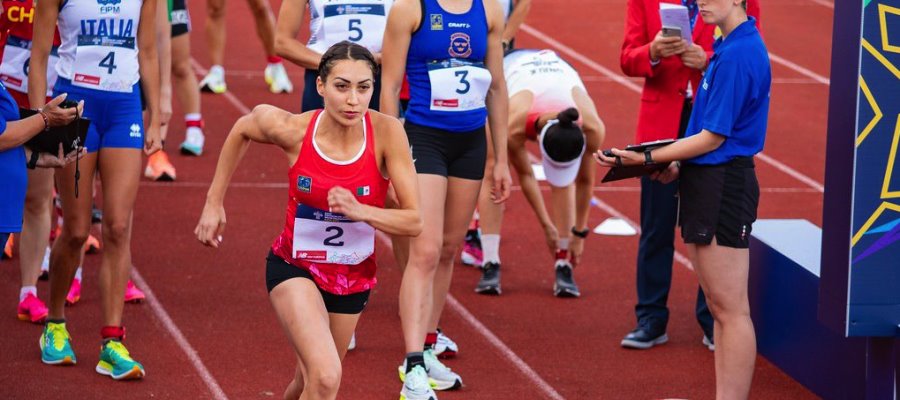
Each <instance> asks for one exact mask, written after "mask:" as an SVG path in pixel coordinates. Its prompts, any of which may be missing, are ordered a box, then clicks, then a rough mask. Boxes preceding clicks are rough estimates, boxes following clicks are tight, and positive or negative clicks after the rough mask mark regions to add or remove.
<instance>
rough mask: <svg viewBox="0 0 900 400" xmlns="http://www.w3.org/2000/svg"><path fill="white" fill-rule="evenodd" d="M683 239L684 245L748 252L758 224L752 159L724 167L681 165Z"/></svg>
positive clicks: (680, 212)
mask: <svg viewBox="0 0 900 400" xmlns="http://www.w3.org/2000/svg"><path fill="white" fill-rule="evenodd" d="M678 190H679V196H680V198H681V201H680V211H679V221H680V225H681V237H682V238H683V239H684V242H685V243H693V244H710V243H712V239H713V237H715V238H716V243H718V244H719V245H721V246H726V247H733V248H738V249H746V248H748V247H750V232H751V231H752V228H753V222H754V221H756V209H757V206H758V205H759V182H758V181H757V180H756V170H755V169H754V166H753V158H752V157H741V158H737V159H734V160H731V161H729V162H728V163H725V164H721V165H696V164H682V166H681V173H680V177H679V186H678Z"/></svg>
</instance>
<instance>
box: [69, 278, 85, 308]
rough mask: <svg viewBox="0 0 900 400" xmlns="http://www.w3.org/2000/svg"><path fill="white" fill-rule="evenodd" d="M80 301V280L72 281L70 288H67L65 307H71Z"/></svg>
mask: <svg viewBox="0 0 900 400" xmlns="http://www.w3.org/2000/svg"><path fill="white" fill-rule="evenodd" d="M78 300H81V279H78V278H75V279H72V286H69V293H68V294H66V305H67V306H73V305H75V303H77V302H78Z"/></svg>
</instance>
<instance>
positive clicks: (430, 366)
mask: <svg viewBox="0 0 900 400" xmlns="http://www.w3.org/2000/svg"><path fill="white" fill-rule="evenodd" d="M422 356H423V357H424V358H425V371H426V373H427V374H428V384H429V385H431V388H432V389H434V390H454V389H459V388H461V387H462V378H460V376H459V374H457V373H456V372H453V371H452V370H450V368H447V366H446V365H444V364H443V363H441V362H440V360H438V359H437V357H436V356H435V355H434V350H425V351H424V352H422ZM397 372H398V373H399V374H400V381H401V382H405V381H406V373H405V372H406V360H404V361H403V364H402V365H400V366H399V367H397Z"/></svg>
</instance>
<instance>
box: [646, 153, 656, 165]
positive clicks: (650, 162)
mask: <svg viewBox="0 0 900 400" xmlns="http://www.w3.org/2000/svg"><path fill="white" fill-rule="evenodd" d="M651 164H654V162H653V156H652V155H650V150H647V151H645V152H644V165H651Z"/></svg>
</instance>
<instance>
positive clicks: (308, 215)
mask: <svg viewBox="0 0 900 400" xmlns="http://www.w3.org/2000/svg"><path fill="white" fill-rule="evenodd" d="M374 252H375V228H373V227H372V226H370V225H369V224H367V223H365V222H357V221H352V220H350V219H349V218H347V217H345V216H344V215H342V214H336V213H330V212H327V211H322V210H319V209H317V208H313V207H309V206H306V205H303V204H298V205H297V213H296V215H295V216H294V247H293V253H294V258H295V259H298V260H305V261H310V262H317V263H328V264H344V265H356V264H359V263H361V262H363V261H364V260H365V259H367V258H369V256H371V255H372V253H374Z"/></svg>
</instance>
